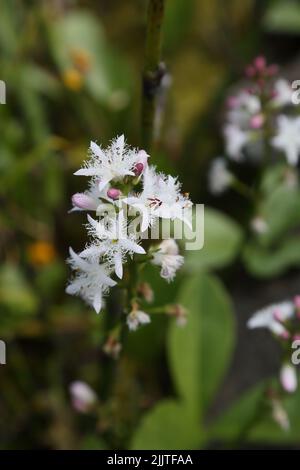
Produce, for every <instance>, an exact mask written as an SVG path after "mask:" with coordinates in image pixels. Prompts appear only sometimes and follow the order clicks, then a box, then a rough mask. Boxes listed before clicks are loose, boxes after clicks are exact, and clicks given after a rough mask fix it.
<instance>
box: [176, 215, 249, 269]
mask: <svg viewBox="0 0 300 470" xmlns="http://www.w3.org/2000/svg"><path fill="white" fill-rule="evenodd" d="M241 241H242V231H241V228H240V227H239V226H238V225H237V224H236V223H235V222H234V221H233V220H231V219H230V218H229V217H228V216H226V215H225V214H222V213H221V212H219V211H217V210H215V209H211V208H205V209H204V246H203V248H202V249H201V250H198V251H192V250H191V251H186V260H185V268H186V270H188V271H190V272H193V271H200V270H211V269H217V268H222V267H224V266H226V265H228V264H230V263H231V262H232V261H233V260H234V258H235V256H236V255H237V253H238V251H239V248H240V245H241Z"/></svg>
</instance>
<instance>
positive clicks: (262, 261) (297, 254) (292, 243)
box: [243, 236, 300, 278]
mask: <svg viewBox="0 0 300 470" xmlns="http://www.w3.org/2000/svg"><path fill="white" fill-rule="evenodd" d="M243 260H244V263H245V265H246V268H247V270H248V271H249V272H250V273H251V274H253V275H254V276H257V277H260V278H270V277H274V276H278V275H279V274H281V273H283V272H284V271H285V270H286V269H288V268H291V267H293V266H300V238H299V237H298V236H296V237H290V238H287V239H286V240H284V242H283V243H282V244H281V245H279V246H278V247H276V248H265V247H262V246H260V245H259V244H258V243H255V242H250V243H248V244H247V245H246V246H245V249H244V251H243Z"/></svg>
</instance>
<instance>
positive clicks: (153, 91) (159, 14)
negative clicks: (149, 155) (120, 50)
mask: <svg viewBox="0 0 300 470" xmlns="http://www.w3.org/2000/svg"><path fill="white" fill-rule="evenodd" d="M164 7H165V0H149V5H148V14H147V32H146V50H145V65H144V72H143V98H142V146H143V148H144V149H145V150H147V151H149V152H150V150H151V146H152V141H153V123H154V115H155V102H156V96H157V92H158V90H159V87H160V83H161V79H162V77H163V74H164V69H163V67H161V64H160V59H161V43H162V23H163V17H164V9H165V8H164Z"/></svg>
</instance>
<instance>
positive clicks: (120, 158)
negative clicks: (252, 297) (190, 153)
mask: <svg viewBox="0 0 300 470" xmlns="http://www.w3.org/2000/svg"><path fill="white" fill-rule="evenodd" d="M148 157H149V156H148V155H147V154H146V152H145V151H143V150H141V151H138V150H136V149H132V148H129V147H128V146H127V145H126V143H125V140H124V136H123V135H122V136H120V137H117V138H116V139H114V140H113V141H112V142H111V144H110V145H109V146H108V147H107V148H106V149H102V148H101V147H100V146H98V145H97V144H96V143H94V142H91V145H90V153H89V158H88V160H87V161H86V162H85V164H84V167H83V168H81V169H80V170H79V171H77V172H76V173H75V175H83V176H88V177H90V181H89V189H88V190H87V191H86V192H84V193H77V194H74V196H73V197H72V203H73V209H72V210H87V211H94V213H95V215H94V216H93V217H92V216H91V215H88V216H87V218H88V224H87V229H88V233H89V235H90V237H91V242H90V243H89V244H88V245H87V246H86V248H85V249H84V250H83V251H81V252H80V253H79V254H76V253H75V252H74V251H73V250H72V249H71V248H70V258H69V260H68V262H69V264H70V266H71V268H72V269H73V270H74V272H75V275H74V278H73V279H72V280H71V282H70V283H69V285H68V287H67V289H66V292H67V293H69V294H71V295H79V296H81V297H82V298H83V299H84V300H85V301H86V302H87V303H88V304H89V305H91V306H93V307H94V309H95V310H96V312H97V313H98V312H100V310H101V308H102V307H103V296H104V295H105V294H107V292H108V291H109V288H110V287H113V286H114V285H115V284H116V278H118V279H122V278H123V265H124V263H125V262H126V260H127V259H128V257H130V258H133V257H134V256H136V255H138V256H145V255H146V256H145V261H147V260H150V261H151V262H152V263H153V264H155V265H159V266H160V267H161V276H162V277H163V278H165V279H166V280H167V281H170V280H172V279H173V278H174V276H175V273H176V271H177V269H179V268H180V266H181V265H182V263H183V257H182V256H181V255H180V254H179V250H178V246H177V244H176V242H175V240H173V239H168V240H164V241H163V242H162V243H161V244H159V245H158V246H157V247H153V246H150V248H149V249H148V252H147V253H146V250H145V248H143V247H142V246H141V243H142V241H143V239H144V238H146V237H145V233H146V232H147V231H148V229H149V228H150V227H151V226H153V225H154V224H156V223H158V222H159V220H160V219H169V220H175V219H180V220H181V221H182V222H183V223H186V224H188V225H189V226H191V222H190V221H191V206H192V203H191V202H190V200H189V198H188V196H187V195H183V194H181V191H180V190H181V185H180V183H179V182H178V180H177V178H174V177H172V176H166V175H164V174H162V173H158V172H157V171H156V169H155V167H154V166H149V165H148ZM114 276H116V278H115V279H113V277H114ZM145 315H146V316H145ZM148 321H150V320H149V317H148V315H147V314H144V313H143V312H141V311H139V310H138V309H135V311H134V312H131V313H130V314H129V316H128V321H127V323H128V326H129V327H130V328H131V329H136V327H137V326H138V324H142V323H147V322H148Z"/></svg>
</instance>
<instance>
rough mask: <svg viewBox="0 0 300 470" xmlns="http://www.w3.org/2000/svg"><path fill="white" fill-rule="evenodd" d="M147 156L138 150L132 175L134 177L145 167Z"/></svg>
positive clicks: (143, 151)
mask: <svg viewBox="0 0 300 470" xmlns="http://www.w3.org/2000/svg"><path fill="white" fill-rule="evenodd" d="M148 158H149V155H148V154H147V153H146V152H145V150H140V151H139V153H138V154H137V162H136V164H135V166H134V169H133V171H134V173H135V175H136V176H140V175H141V174H142V173H143V171H144V169H145V168H146V166H147V162H148Z"/></svg>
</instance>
